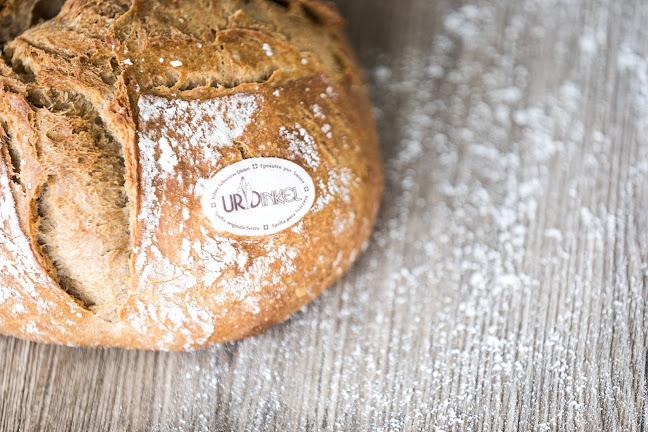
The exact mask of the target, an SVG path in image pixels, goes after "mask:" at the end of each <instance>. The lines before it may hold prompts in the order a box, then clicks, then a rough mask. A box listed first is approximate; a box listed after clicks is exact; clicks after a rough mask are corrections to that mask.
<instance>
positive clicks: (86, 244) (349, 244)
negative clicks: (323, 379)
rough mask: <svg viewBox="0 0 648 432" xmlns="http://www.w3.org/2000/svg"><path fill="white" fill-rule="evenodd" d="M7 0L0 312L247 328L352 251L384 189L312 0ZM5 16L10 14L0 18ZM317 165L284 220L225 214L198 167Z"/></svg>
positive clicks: (118, 323) (188, 343) (116, 329)
mask: <svg viewBox="0 0 648 432" xmlns="http://www.w3.org/2000/svg"><path fill="white" fill-rule="evenodd" d="M41 3H42V2H36V1H33V0H5V1H3V0H0V24H2V23H3V22H6V23H9V22H10V23H12V24H11V25H6V26H5V27H3V28H4V30H2V31H1V32H0V43H2V44H3V47H2V48H3V52H2V61H1V62H0V140H1V143H2V146H1V148H0V150H1V151H0V155H1V156H2V159H1V160H2V161H4V164H3V163H0V213H2V220H3V221H4V222H3V223H4V227H2V226H0V282H2V288H0V332H1V333H5V334H11V335H15V336H19V337H24V338H28V339H32V340H37V341H45V342H54V343H67V344H75V345H94V346H122V347H131V348H148V349H171V350H182V349H191V348H196V347H201V346H206V345H208V344H211V343H217V342H222V341H226V340H232V339H237V338H241V337H245V336H250V335H253V334H258V333H260V332H262V331H264V330H265V329H267V328H268V327H270V326H271V325H272V324H274V323H276V322H278V321H281V320H284V319H285V318H286V317H287V316H288V315H289V314H290V313H292V312H294V311H295V310H297V309H298V308H300V307H301V306H303V305H304V304H306V303H308V302H309V301H310V300H311V299H313V298H314V297H315V296H317V295H318V294H319V293H320V292H321V291H322V290H323V289H325V288H326V287H327V286H329V285H330V284H331V283H332V282H333V281H335V280H336V279H338V278H339V277H340V276H341V274H342V273H343V272H344V271H346V269H348V267H349V266H350V265H351V264H352V263H353V261H354V260H355V259H356V257H357V256H358V254H359V252H360V251H361V249H362V248H363V247H364V246H365V245H366V242H367V239H368V238H369V235H370V233H371V229H372V226H373V223H374V220H375V217H376V213H377V209H378V206H379V202H380V195H381V192H382V169H381V164H380V158H379V153H378V146H377V137H376V133H375V127H374V125H373V120H372V118H371V110H370V105H369V102H368V99H367V97H366V93H365V90H364V88H363V85H362V80H361V74H360V71H359V69H358V66H357V64H356V62H355V60H354V57H353V54H352V52H351V50H350V48H349V46H348V44H347V42H346V40H345V38H344V35H343V34H342V30H341V26H342V23H343V22H342V20H341V19H340V17H339V15H338V14H337V12H336V11H335V9H334V8H333V7H332V6H330V5H329V4H327V3H323V2H320V1H317V0H291V1H288V0H282V1H278V0H239V1H237V0H198V1H196V0H175V1H170V0H168V1H163V0H159V1H154V0H146V1H145V0H134V1H133V2H131V1H126V0H111V1H105V0H68V1H67V2H66V3H65V4H64V5H62V9H61V10H60V12H58V14H57V15H56V16H55V17H53V18H52V17H51V16H52V15H54V14H56V12H57V11H55V10H54V11H53V10H52V5H53V4H54V3H52V2H50V3H48V8H49V10H47V9H48V8H43V5H42V4H41ZM8 17H9V18H8ZM250 157H279V158H282V159H287V160H289V161H292V162H294V163H297V164H298V165H300V166H301V167H302V168H304V169H305V170H306V171H307V172H308V174H309V175H310V176H311V177H312V179H313V181H314V184H315V187H316V189H317V190H316V196H317V198H316V200H315V203H314V205H313V207H312V209H311V211H310V212H309V213H308V214H307V215H306V216H305V217H304V218H303V219H302V220H301V221H300V222H299V223H298V224H297V225H295V226H294V227H292V228H289V229H287V230H285V231H282V232H279V233H276V234H272V235H267V236H261V237H242V236H236V235H231V234H227V233H222V232H217V231H216V230H215V229H214V227H213V226H212V225H211V223H210V221H209V220H208V219H207V218H206V217H205V215H204V214H202V210H201V204H200V198H201V193H202V189H203V188H204V184H205V182H206V181H207V180H209V179H210V178H211V177H212V176H213V175H214V174H215V173H216V172H218V171H219V170H221V169H222V168H224V167H225V166H228V165H230V164H232V163H236V162H237V161H240V160H242V159H245V158H250Z"/></svg>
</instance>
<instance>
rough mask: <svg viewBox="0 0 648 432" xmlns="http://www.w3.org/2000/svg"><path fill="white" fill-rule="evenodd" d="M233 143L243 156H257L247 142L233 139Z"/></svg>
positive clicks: (247, 157)
mask: <svg viewBox="0 0 648 432" xmlns="http://www.w3.org/2000/svg"><path fill="white" fill-rule="evenodd" d="M232 143H233V144H234V147H236V149H237V150H238V151H239V153H241V158H243V159H249V158H253V157H255V155H254V153H253V152H252V150H250V147H249V146H247V145H246V144H244V143H242V142H240V141H236V140H234V141H232Z"/></svg>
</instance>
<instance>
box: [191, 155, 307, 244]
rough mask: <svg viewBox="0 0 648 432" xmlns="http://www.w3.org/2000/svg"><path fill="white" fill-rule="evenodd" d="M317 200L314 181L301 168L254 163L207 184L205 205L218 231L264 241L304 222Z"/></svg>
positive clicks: (267, 160)
mask: <svg viewBox="0 0 648 432" xmlns="http://www.w3.org/2000/svg"><path fill="white" fill-rule="evenodd" d="M314 201H315V185H314V184H313V179H311V177H310V176H309V175H308V173H307V172H306V171H304V169H303V168H302V167H300V166H299V165H297V164H295V163H293V162H290V161H287V160H285V159H279V158H251V159H244V160H242V161H240V162H237V163H235V164H232V165H228V166H226V167H225V168H223V169H222V170H220V171H219V172H218V173H216V175H215V176H214V177H212V178H211V179H209V180H208V181H207V182H205V191H204V194H203V198H202V206H203V211H204V212H205V215H206V216H207V217H208V218H209V220H210V221H211V223H212V224H213V225H214V227H215V228H216V229H217V230H219V231H227V232H229V233H232V234H237V235H245V236H262V235H267V234H274V233H277V232H279V231H283V230H285V229H286V228H289V227H291V226H292V225H294V224H295V223H297V222H299V221H300V220H301V219H302V218H303V217H304V216H305V215H306V213H308V211H309V210H310V208H311V207H312V205H313V202H314Z"/></svg>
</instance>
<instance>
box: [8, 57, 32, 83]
mask: <svg viewBox="0 0 648 432" xmlns="http://www.w3.org/2000/svg"><path fill="white" fill-rule="evenodd" d="M2 60H3V61H4V63H5V64H6V65H7V66H9V67H10V68H11V70H12V71H13V73H14V74H15V78H18V79H19V80H20V81H22V82H23V83H33V82H35V81H36V76H35V75H34V73H33V72H32V71H31V69H29V68H27V67H25V65H24V64H23V62H22V61H21V60H20V59H18V58H14V55H13V51H12V50H10V49H5V50H4V52H3V53H2Z"/></svg>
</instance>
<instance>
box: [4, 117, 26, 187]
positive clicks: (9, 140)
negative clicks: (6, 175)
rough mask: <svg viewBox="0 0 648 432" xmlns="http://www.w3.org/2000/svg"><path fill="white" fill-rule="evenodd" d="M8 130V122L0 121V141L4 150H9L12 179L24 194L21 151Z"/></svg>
mask: <svg viewBox="0 0 648 432" xmlns="http://www.w3.org/2000/svg"><path fill="white" fill-rule="evenodd" d="M8 130H9V128H8V127H7V124H6V122H5V121H3V120H2V119H0V141H1V142H2V144H3V146H4V148H5V149H7V153H8V156H9V161H10V162H11V173H10V179H11V181H12V182H14V183H15V184H16V185H18V186H19V187H20V189H21V190H22V191H23V193H24V192H25V185H24V183H23V181H22V178H21V177H20V171H21V169H22V163H21V155H20V149H19V148H18V147H17V146H16V145H15V142H14V137H13V136H11V134H10V133H7V132H6V131H8Z"/></svg>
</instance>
